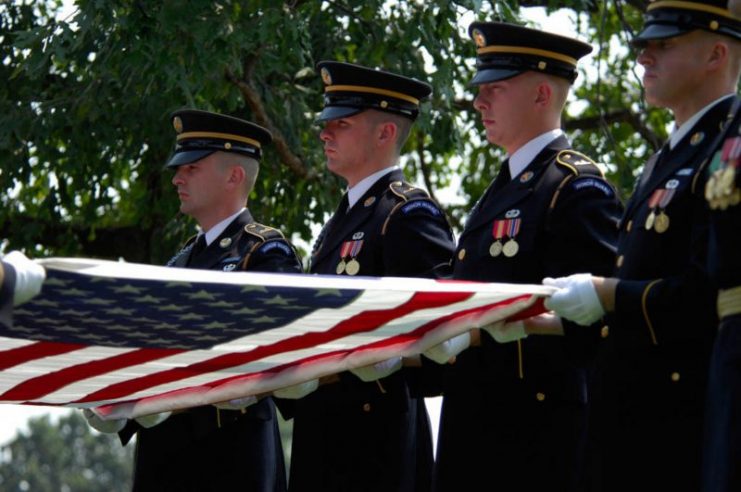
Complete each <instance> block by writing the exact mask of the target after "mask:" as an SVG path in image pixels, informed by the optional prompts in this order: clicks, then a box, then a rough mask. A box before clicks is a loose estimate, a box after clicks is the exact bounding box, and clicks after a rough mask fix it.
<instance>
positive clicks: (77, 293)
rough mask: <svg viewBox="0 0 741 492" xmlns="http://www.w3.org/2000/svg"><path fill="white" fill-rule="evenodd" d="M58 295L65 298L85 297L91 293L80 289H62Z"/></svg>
mask: <svg viewBox="0 0 741 492" xmlns="http://www.w3.org/2000/svg"><path fill="white" fill-rule="evenodd" d="M60 294H62V295H65V296H74V297H87V296H89V295H90V294H91V292H90V291H87V290H82V289H63V290H60Z"/></svg>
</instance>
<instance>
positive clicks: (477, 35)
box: [473, 29, 486, 48]
mask: <svg viewBox="0 0 741 492" xmlns="http://www.w3.org/2000/svg"><path fill="white" fill-rule="evenodd" d="M473 41H474V42H475V43H476V46H478V47H479V48H483V47H484V46H486V38H485V37H484V35H483V33H482V32H481V31H479V30H478V29H474V30H473Z"/></svg>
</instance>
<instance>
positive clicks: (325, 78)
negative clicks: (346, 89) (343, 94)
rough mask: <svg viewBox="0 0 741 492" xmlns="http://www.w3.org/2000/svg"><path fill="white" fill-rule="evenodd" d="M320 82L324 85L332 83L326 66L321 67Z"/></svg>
mask: <svg viewBox="0 0 741 492" xmlns="http://www.w3.org/2000/svg"><path fill="white" fill-rule="evenodd" d="M321 73H322V82H324V85H332V76H331V75H330V74H329V70H327V69H326V67H322V72H321Z"/></svg>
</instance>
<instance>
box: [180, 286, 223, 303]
mask: <svg viewBox="0 0 741 492" xmlns="http://www.w3.org/2000/svg"><path fill="white" fill-rule="evenodd" d="M185 297H187V298H188V299H190V300H191V301H198V300H200V301H214V300H216V296H215V295H214V294H212V293H210V292H207V291H205V290H203V289H201V290H199V291H198V292H193V293H190V294H185Z"/></svg>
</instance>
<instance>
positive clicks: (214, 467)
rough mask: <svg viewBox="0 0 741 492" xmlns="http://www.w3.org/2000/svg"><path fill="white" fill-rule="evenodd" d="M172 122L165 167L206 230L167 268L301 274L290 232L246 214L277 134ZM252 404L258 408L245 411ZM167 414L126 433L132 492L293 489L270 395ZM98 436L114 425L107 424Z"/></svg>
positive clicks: (221, 122)
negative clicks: (265, 150) (172, 144)
mask: <svg viewBox="0 0 741 492" xmlns="http://www.w3.org/2000/svg"><path fill="white" fill-rule="evenodd" d="M172 122H173V126H174V128H175V131H176V132H177V145H176V148H175V153H174V154H173V156H172V157H171V158H170V160H169V162H168V163H167V167H169V168H172V169H174V170H175V175H174V177H173V179H172V183H173V185H175V187H176V188H177V192H178V197H179V198H180V203H181V206H180V211H181V212H182V213H184V214H186V215H190V216H191V217H193V218H195V219H196V221H197V222H198V224H199V225H200V227H201V229H202V232H201V233H199V234H198V235H197V237H193V238H191V239H190V240H189V241H188V242H187V243H186V245H185V246H184V248H183V249H182V250H181V251H180V252H179V253H177V254H176V255H175V256H174V257H173V258H172V259H171V260H170V261H169V262H168V266H174V267H184V268H198V269H208V270H222V271H245V270H247V271H261V272H286V273H300V272H301V270H302V268H301V262H300V260H299V258H298V256H297V254H296V252H295V250H294V248H293V246H292V245H291V244H290V243H288V241H286V239H285V238H284V237H283V234H282V233H281V232H280V231H278V230H276V229H273V228H272V227H268V226H265V225H262V224H259V223H257V222H255V220H254V219H253V218H252V215H251V214H250V212H249V210H248V209H247V208H245V205H246V203H247V197H248V196H249V193H250V191H251V190H252V188H253V186H254V183H255V178H256V177H257V172H258V166H259V164H258V162H259V159H260V157H261V153H262V146H263V145H265V144H267V143H269V142H270V140H271V135H270V133H269V132H268V131H267V130H265V129H264V128H262V127H259V126H257V125H254V124H252V123H250V122H247V121H243V120H239V119H236V118H231V117H228V116H223V115H219V114H215V113H209V112H205V111H197V110H190V109H188V110H181V111H177V112H175V113H173V115H172ZM247 403H254V404H252V405H250V406H246V407H245V408H239V407H240V405H241V404H244V405H246V404H247ZM224 408H227V409H224ZM86 415H89V413H88V414H86ZM165 417H167V415H162V416H161V417H160V418H157V416H155V417H154V418H144V419H142V418H140V419H136V420H130V421H128V422H127V423H126V427H124V428H123V430H122V431H121V432H120V434H119V435H120V437H121V440H122V442H124V443H126V442H127V441H128V440H129V439H130V437H131V436H132V434H133V433H136V434H137V447H136V460H135V467H134V490H142V491H145V490H146V491H149V490H173V491H174V490H177V491H182V490H193V491H196V490H197V491H203V490H214V491H216V490H218V491H223V490H231V489H238V490H245V491H255V492H258V491H259V492H281V491H284V490H285V489H286V479H285V464H284V460H283V450H282V446H281V440H280V435H279V431H278V423H277V416H276V412H275V406H274V403H273V401H272V399H271V398H262V399H260V400H259V401H257V402H255V399H253V398H245V399H244V401H243V402H239V401H232V402H231V403H230V402H225V403H224V404H220V405H217V406H203V407H197V408H191V409H188V410H185V411H181V412H175V413H174V414H173V415H171V416H169V418H166V420H164V421H163V422H161V423H160V421H162V419H163V418H165ZM89 421H91V419H90V417H89ZM91 425H94V420H93V421H91ZM94 426H95V425H94ZM101 430H104V431H106V430H107V431H109V432H110V431H111V430H115V429H112V428H111V423H110V422H108V423H106V425H105V426H104V428H103V429H101Z"/></svg>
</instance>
